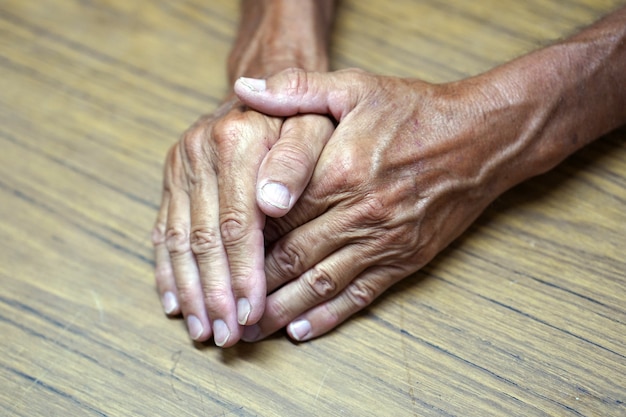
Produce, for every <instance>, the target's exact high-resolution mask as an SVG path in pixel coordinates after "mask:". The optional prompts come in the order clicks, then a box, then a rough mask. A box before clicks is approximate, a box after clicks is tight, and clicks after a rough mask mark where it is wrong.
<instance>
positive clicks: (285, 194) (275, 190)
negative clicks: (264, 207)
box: [261, 182, 291, 209]
mask: <svg viewBox="0 0 626 417" xmlns="http://www.w3.org/2000/svg"><path fill="white" fill-rule="evenodd" d="M261 198H262V199H263V201H265V202H266V203H267V204H270V205H272V206H274V207H278V208H280V209H286V208H289V203H290V202H291V194H290V193H289V190H288V189H287V187H285V186H284V185H283V184H279V183H277V182H268V183H267V184H265V185H264V186H263V187H262V188H261Z"/></svg>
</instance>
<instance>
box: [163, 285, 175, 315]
mask: <svg viewBox="0 0 626 417" xmlns="http://www.w3.org/2000/svg"><path fill="white" fill-rule="evenodd" d="M161 303H162V304H163V310H165V314H167V315H170V314H173V313H174V312H175V311H177V310H178V300H177V299H176V296H175V295H174V293H173V292H171V291H168V292H166V293H165V294H163V298H161Z"/></svg>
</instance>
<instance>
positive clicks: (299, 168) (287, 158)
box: [267, 138, 315, 178]
mask: <svg viewBox="0 0 626 417" xmlns="http://www.w3.org/2000/svg"><path fill="white" fill-rule="evenodd" d="M304 143H305V141H301V138H298V142H293V141H281V142H279V144H278V145H276V146H275V147H274V149H273V152H272V153H271V154H270V157H269V158H268V159H269V161H268V162H267V164H268V165H269V166H272V167H273V168H274V169H277V170H278V171H279V172H285V171H286V173H285V178H289V177H290V176H291V175H290V174H293V175H298V176H300V175H302V173H306V172H307V171H309V170H310V169H311V167H312V165H313V164H314V163H315V161H314V160H313V156H312V155H311V152H310V150H309V149H308V148H307V147H306V145H304Z"/></svg>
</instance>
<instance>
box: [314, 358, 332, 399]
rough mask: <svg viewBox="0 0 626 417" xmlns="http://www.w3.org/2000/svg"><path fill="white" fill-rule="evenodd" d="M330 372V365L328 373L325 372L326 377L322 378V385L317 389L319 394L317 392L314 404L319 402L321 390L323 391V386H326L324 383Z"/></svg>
mask: <svg viewBox="0 0 626 417" xmlns="http://www.w3.org/2000/svg"><path fill="white" fill-rule="evenodd" d="M329 373H330V366H329V367H328V368H327V369H326V373H325V374H324V378H322V382H320V386H319V388H318V389H317V394H315V400H314V401H313V405H315V403H316V402H317V399H318V398H319V396H320V392H321V391H322V387H323V386H324V383H325V382H326V378H327V377H328V374H329Z"/></svg>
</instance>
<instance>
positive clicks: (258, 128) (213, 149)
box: [153, 100, 333, 347]
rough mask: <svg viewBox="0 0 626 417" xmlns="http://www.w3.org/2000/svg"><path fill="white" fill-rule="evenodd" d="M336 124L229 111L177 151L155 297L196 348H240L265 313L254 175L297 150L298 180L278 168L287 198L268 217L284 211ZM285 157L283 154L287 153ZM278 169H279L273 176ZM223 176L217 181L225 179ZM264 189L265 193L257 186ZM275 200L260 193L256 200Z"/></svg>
mask: <svg viewBox="0 0 626 417" xmlns="http://www.w3.org/2000/svg"><path fill="white" fill-rule="evenodd" d="M332 129H333V124H332V123H331V121H330V120H329V119H328V118H326V117H324V116H318V115H306V116H296V117H292V118H288V119H287V120H284V119H282V118H278V117H269V116H266V115H263V114H260V113H258V112H256V111H253V110H249V109H246V107H245V106H244V105H242V104H241V103H239V102H238V101H232V100H231V101H227V102H225V103H224V104H223V105H222V106H221V107H220V108H219V109H218V110H217V111H216V113H215V114H213V115H211V116H205V117H203V118H201V119H200V120H199V121H198V122H197V123H196V124H194V125H193V126H192V127H191V128H189V129H188V130H187V132H185V134H184V135H183V136H182V138H181V139H180V140H179V141H178V142H177V143H175V144H174V146H172V148H171V149H170V152H169V153H168V156H167V159H166V163H165V173H164V182H163V197H162V202H161V207H160V210H159V214H158V217H157V221H156V224H155V227H154V231H153V244H154V248H155V258H156V270H155V277H156V282H157V288H158V291H159V293H160V295H161V299H162V302H163V307H164V310H165V312H166V313H167V314H170V315H172V314H178V313H182V314H183V316H184V317H185V321H186V323H187V327H188V331H189V335H190V336H191V338H192V339H194V340H196V341H205V340H207V339H208V338H209V337H211V336H213V337H214V340H215V343H216V344H217V345H218V346H222V347H228V346H232V345H233V344H235V343H236V342H237V341H238V340H239V338H240V336H241V333H242V326H244V325H248V324H252V323H256V322H257V321H258V320H259V319H260V318H261V315H262V314H263V309H264V307H265V294H266V291H265V288H266V285H265V284H266V282H265V275H264V270H263V249H264V248H263V235H262V230H263V226H264V222H265V215H264V213H263V212H261V210H259V207H257V204H256V191H255V189H256V185H257V181H256V179H257V174H258V172H259V171H261V172H264V173H266V174H267V175H270V176H272V175H274V174H275V173H276V164H271V165H272V166H271V167H267V168H264V167H265V166H266V165H267V164H266V163H265V162H264V159H268V160H269V161H271V160H272V154H273V153H274V152H276V151H280V152H281V153H282V154H284V153H285V152H286V151H288V150H289V149H298V152H297V153H298V155H299V156H301V157H302V156H303V155H305V158H304V160H303V161H302V165H299V166H298V168H299V169H298V170H297V172H292V170H291V169H292V168H293V167H291V166H289V165H287V166H282V167H279V168H280V169H278V170H279V172H280V173H282V175H283V176H286V177H287V178H286V180H285V181H283V182H281V184H279V185H274V189H276V187H277V186H284V187H285V188H286V189H287V190H288V192H279V193H278V194H279V195H278V197H279V200H285V198H284V197H285V196H286V194H290V195H291V197H289V198H287V200H288V201H282V202H280V203H279V204H277V205H278V207H277V206H273V205H272V204H271V203H268V202H267V201H266V202H265V207H264V210H265V212H269V213H278V214H281V213H282V212H286V211H287V210H288V209H289V208H290V207H291V205H292V204H293V202H295V200H296V199H297V198H298V196H299V195H300V193H301V192H302V190H303V189H304V187H305V185H306V184H307V182H308V180H309V178H310V175H311V173H312V170H313V166H314V165H315V162H316V160H317V157H318V156H319V153H320V152H321V149H322V147H323V146H324V144H325V143H326V141H327V140H328V138H329V137H330V133H331V132H332ZM281 150H282V151H281ZM272 167H274V168H272ZM218 174H219V175H218ZM266 184H267V182H264V183H262V184H259V186H260V187H262V186H263V185H266ZM270 195H271V193H268V192H263V191H260V192H259V198H263V197H265V198H266V199H267V200H268V201H270V202H271V199H269V198H268V197H269V196H270Z"/></svg>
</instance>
